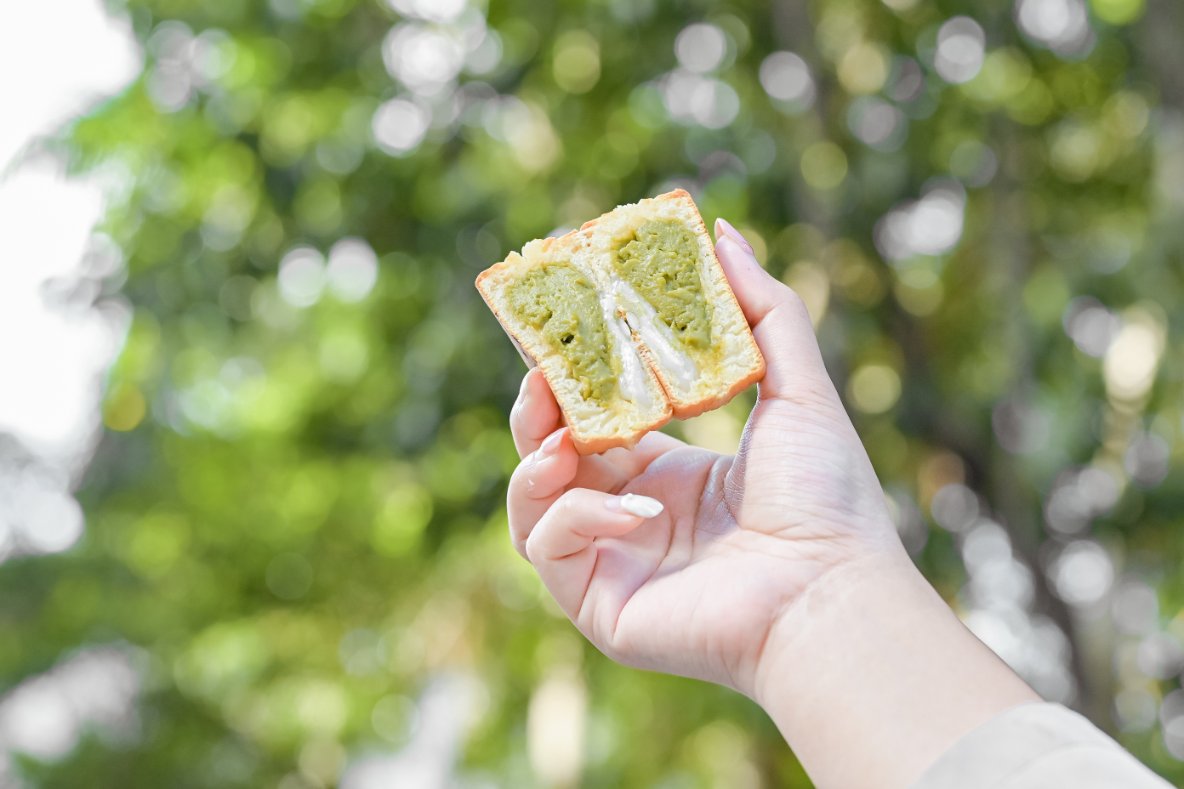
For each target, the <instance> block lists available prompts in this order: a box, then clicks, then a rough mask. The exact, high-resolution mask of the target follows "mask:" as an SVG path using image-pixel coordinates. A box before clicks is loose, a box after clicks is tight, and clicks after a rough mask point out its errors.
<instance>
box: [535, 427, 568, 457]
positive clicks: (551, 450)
mask: <svg viewBox="0 0 1184 789" xmlns="http://www.w3.org/2000/svg"><path fill="white" fill-rule="evenodd" d="M564 430H567V428H566V427H561V428H559V429H558V430H556V431H555V432H554V433H552V434H551V435H549V436H547V437H546V438H545V439H543V443H542V444H541V445H540V446H539V455H543V456H545V455H554V454H555V452H556V451H557V450H558V449H559V445H560V444H562V443H563V431H564Z"/></svg>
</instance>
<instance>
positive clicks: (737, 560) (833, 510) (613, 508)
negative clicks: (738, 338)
mask: <svg viewBox="0 0 1184 789" xmlns="http://www.w3.org/2000/svg"><path fill="white" fill-rule="evenodd" d="M729 233H735V231H734V230H732V229H731V228H730V226H728V225H726V224H722V223H721V224H717V227H716V235H717V239H718V246H717V252H718V255H719V258H720V261H721V263H722V264H723V266H724V270H725V272H726V274H727V276H728V279H729V281H730V282H731V284H732V287H733V289H734V290H735V292H736V296H737V299H738V300H739V302H740V305H741V307H742V308H743V310H744V313H745V315H746V316H747V318H748V321H749V324H750V325H751V326H752V329H753V333H754V335H755V337H756V340H757V343H758V344H759V345H760V347H761V350H762V352H763V353H764V356H765V360H766V363H767V365H768V372H767V374H766V376H765V379H764V381H763V382H762V383H761V384H760V392H759V400H758V402H757V404H756V407H755V408H754V409H753V411H752V414H751V416H750V418H749V420H748V424H747V426H746V427H745V430H744V434H743V437H742V439H741V442H740V448H739V452H738V453H737V454H736V456H735V457H731V456H725V455H718V454H716V453H714V452H708V451H706V450H703V449H699V448H696V447H691V446H688V445H686V444H684V443H682V442H680V441H678V440H676V439H674V438H672V437H670V436H667V435H665V434H662V433H651V434H649V435H647V436H646V437H645V438H644V439H643V440H642V441H641V442H640V443H639V444H638V445H637V447H635V448H634V449H632V450H624V449H614V450H610V451H608V452H606V453H604V454H603V455H600V456H590V457H581V456H579V455H577V454H576V451H575V449H574V447H573V445H572V442H571V440H570V437H569V436H568V433H567V430H566V428H561V427H560V424H561V422H560V412H559V408H558V406H557V405H556V402H555V399H554V397H553V396H552V394H551V392H550V390H549V388H548V387H547V384H546V381H545V380H544V378H543V376H542V375H541V373H540V372H538V371H537V370H533V371H531V372H530V373H528V374H527V376H526V378H525V380H524V381H523V385H522V391H521V393H520V395H519V399H518V402H517V403H516V404H515V407H514V410H513V413H512V415H511V420H510V422H511V427H512V430H513V434H514V440H515V443H516V445H517V447H518V451H519V454H520V455H522V456H523V461H522V463H521V464H520V465H519V467H518V469H517V470H516V471H515V473H514V475H513V477H512V479H511V481H510V489H509V501H508V505H509V519H510V530H511V533H512V537H513V540H514V545H515V546H516V547H517V549H518V551H519V552H520V553H522V554H523V556H525V557H526V558H527V559H528V560H529V561H530V562H531V563H532V564H533V565H534V567H535V569H536V570H537V571H538V573H539V576H540V577H541V578H542V580H543V582H544V583H545V584H546V585H547V588H548V589H549V590H550V591H551V593H552V594H553V595H554V596H555V599H556V600H557V601H558V603H559V605H560V606H561V607H562V608H563V610H564V612H566V613H567V615H568V616H569V617H570V618H571V620H572V622H574V623H575V625H576V626H577V627H578V628H579V629H580V631H581V632H583V633H584V635H585V636H587V637H588V639H589V640H591V641H592V642H593V643H594V644H595V645H596V646H597V647H598V648H600V649H601V651H603V652H604V653H605V654H607V655H609V656H610V657H612V658H613V659H615V660H617V661H619V662H622V663H626V664H628V665H633V666H638V667H643V668H648V669H654V670H658V671H665V672H668V673H674V674H681V675H684V676H690V677H696V678H699V679H704V680H709V681H712V682H717V683H720V684H724V685H728V686H731V687H733V688H735V689H737V690H739V691H741V692H743V693H746V694H748V695H750V696H751V695H755V693H756V690H757V688H756V683H757V678H758V673H759V668H760V665H761V663H762V658H763V656H764V654H765V652H766V645H767V643H768V640H769V635H770V633H771V632H772V630H773V629H774V627H775V626H777V624H778V623H781V622H783V621H784V620H785V619H786V617H787V615H788V614H789V612H791V611H792V609H793V608H794V607H795V604H796V603H797V602H798V601H800V600H801V599H802V598H803V595H804V594H805V593H806V592H807V591H808V590H810V589H811V588H812V586H814V585H815V584H817V583H819V581H820V579H822V578H824V577H825V576H827V575H828V574H829V573H831V572H832V571H834V570H836V569H837V568H839V567H843V566H846V565H849V564H852V563H855V562H858V561H860V560H862V559H863V558H864V557H870V556H878V555H879V556H882V555H900V556H903V549H902V548H901V546H900V542H899V540H898V538H897V536H896V532H895V529H894V528H893V526H892V523H891V522H890V520H889V517H888V514H887V511H886V509H885V506H884V498H883V492H882V490H881V488H880V485H879V482H878V481H877V479H876V476H875V473H874V472H873V470H872V467H871V464H870V463H869V461H868V458H867V455H866V453H865V451H864V449H863V446H862V444H861V443H860V441H859V438H858V437H857V436H856V434H855V430H854V428H853V427H852V425H851V422H850V420H849V419H848V417H847V414H846V412H845V411H844V409H843V406H842V403H841V402H840V400H839V397H838V394H837V393H836V392H835V389H834V386H833V384H832V383H831V380H830V378H829V376H828V375H827V373H826V369H825V367H824V365H823V362H822V357H821V355H820V353H819V350H818V345H817V342H816V340H815V338H814V332H813V328H812V326H811V323H810V318H809V315H808V314H807V312H806V309H805V306H804V305H803V304H802V301H801V300H800V299H799V298H798V297H797V295H796V294H794V293H793V292H792V291H791V290H790V289H789V288H787V287H786V286H784V285H783V284H781V283H780V282H779V281H777V280H776V279H774V278H773V277H771V276H770V275H769V274H767V273H766V272H765V271H764V270H763V269H762V268H761V267H760V265H759V264H758V263H757V261H756V259H755V257H753V255H752V252H751V248H750V247H749V246H748V244H747V242H745V241H744V240H743V239H742V238H741V237H740V236H739V234H736V235H735V236H734V237H733V236H732V235H730V234H729ZM906 561H907V558H906Z"/></svg>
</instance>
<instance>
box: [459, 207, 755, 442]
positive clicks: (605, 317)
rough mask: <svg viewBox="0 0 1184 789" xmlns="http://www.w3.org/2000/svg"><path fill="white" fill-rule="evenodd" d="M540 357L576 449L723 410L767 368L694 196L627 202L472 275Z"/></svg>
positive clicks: (528, 350) (525, 346) (531, 353)
mask: <svg viewBox="0 0 1184 789" xmlns="http://www.w3.org/2000/svg"><path fill="white" fill-rule="evenodd" d="M477 288H478V290H480V292H481V295H482V296H483V297H484V299H485V301H486V303H488V304H489V307H490V309H492V310H493V312H494V314H495V315H496V316H497V318H498V320H499V321H500V322H501V324H502V326H503V327H504V328H505V329H506V332H507V333H508V334H509V335H510V337H511V338H512V339H513V340H514V341H515V342H516V343H517V344H518V346H519V348H521V349H522V351H523V352H524V353H525V355H526V356H527V357H529V358H530V359H531V360H533V361H534V362H535V363H536V364H538V365H539V366H540V367H541V368H542V370H543V374H544V376H545V377H546V379H547V382H548V383H549V384H550V385H551V389H552V391H553V392H554V393H555V397H556V399H557V400H558V402H559V406H560V408H561V409H562V410H563V413H564V416H565V418H566V420H567V423H568V425H569V427H570V428H571V432H572V437H573V439H574V441H575V444H576V447H577V449H579V450H580V451H581V452H584V453H590V452H602V451H604V450H605V449H608V448H610V447H614V446H632V445H633V444H634V443H636V442H637V440H638V439H640V437H641V436H642V435H644V434H645V433H646V432H648V431H650V430H654V429H657V428H659V427H661V426H662V425H664V424H665V423H666V422H667V421H669V419H670V418H671V416H676V417H680V418H685V417H689V416H694V415H696V414H699V413H702V412H703V411H706V410H709V409H711V408H716V407H718V406H720V405H722V404H724V403H726V402H727V401H728V400H730V399H731V398H732V397H733V396H735V395H736V394H737V393H738V392H740V391H741V390H743V389H744V388H746V387H747V386H748V385H750V384H751V383H753V382H755V381H757V380H759V379H760V378H761V377H762V376H763V375H764V371H765V362H764V359H763V357H762V356H761V353H760V350H759V349H758V348H757V345H756V342H755V341H754V340H753V337H752V332H751V331H750V330H749V328H748V322H747V320H746V319H745V318H744V314H743V312H741V310H740V307H739V305H738V304H737V303H736V298H735V296H734V295H733V293H732V289H731V287H730V286H729V285H728V282H727V279H726V278H725V276H724V273H723V269H722V268H721V267H720V265H719V261H718V260H717V259H716V257H715V247H714V244H713V243H712V240H711V237H710V236H709V235H708V234H707V228H706V227H705V226H704V224H703V219H702V217H701V216H700V215H699V211H698V209H697V208H696V207H695V203H694V201H693V200H692V199H691V196H690V195H689V194H687V193H686V192H685V191H683V190H681V189H680V190H676V191H674V192H670V193H668V194H664V195H661V196H659V197H656V198H653V199H650V200H642V201H641V202H639V203H635V204H631V205H624V206H620V207H618V208H616V209H614V210H613V211H610V212H609V213H607V214H605V215H604V216H601V217H600V218H599V219H595V220H593V221H591V222H588V223H587V224H585V225H584V226H583V227H581V228H580V229H579V230H576V231H573V232H571V233H568V234H567V235H564V236H562V237H560V238H548V239H544V240H540V241H532V242H530V243H529V244H527V245H526V247H525V248H524V249H523V250H522V253H521V254H517V253H511V254H510V255H509V256H508V257H507V258H506V259H505V260H504V261H502V262H501V263H497V264H495V265H493V266H491V267H490V268H489V269H486V270H485V271H483V272H482V273H481V275H480V276H478V278H477Z"/></svg>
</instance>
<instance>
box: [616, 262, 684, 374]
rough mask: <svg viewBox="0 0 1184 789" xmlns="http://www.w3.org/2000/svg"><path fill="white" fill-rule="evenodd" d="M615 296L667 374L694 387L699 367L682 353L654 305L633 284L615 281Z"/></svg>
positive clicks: (629, 320) (628, 319) (631, 325)
mask: <svg viewBox="0 0 1184 789" xmlns="http://www.w3.org/2000/svg"><path fill="white" fill-rule="evenodd" d="M612 294H613V296H614V297H616V300H617V302H618V303H619V304H620V305H621V307H622V308H623V309H624V310H625V320H626V321H628V323H629V326H630V327H631V328H632V329H633V330H634V331H635V332H637V333H638V334H640V335H641V340H642V342H644V343H645V344H646V347H648V348H649V349H650V350H651V351H653V352H654V355H655V356H656V357H658V363H659V364H661V365H662V370H663V372H665V373H666V375H668V376H669V377H670V378H672V379H674V381H675V382H676V383H678V384H681V385H682V386H690V385H691V384H693V383H694V382H695V379H696V378H697V377H698V374H699V371H698V370H697V369H696V368H695V363H694V362H693V361H691V357H690V356H688V355H687V354H686V352H684V351H681V350H679V348H678V340H676V339H675V337H674V332H672V331H670V327H669V326H667V325H666V324H665V323H664V322H663V321H662V319H661V318H659V317H658V313H657V311H656V310H655V309H654V308H653V305H651V304H650V303H649V302H648V301H646V300H645V299H643V298H642V297H641V294H639V293H638V292H637V291H636V290H634V289H633V288H632V287H631V286H630V285H629V283H627V282H624V281H622V280H619V279H618V280H613V285H612Z"/></svg>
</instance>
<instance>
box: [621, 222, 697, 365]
mask: <svg viewBox="0 0 1184 789" xmlns="http://www.w3.org/2000/svg"><path fill="white" fill-rule="evenodd" d="M698 261H699V240H698V239H697V238H696V237H695V234H694V233H692V232H691V231H690V230H688V229H687V228H686V227H684V226H683V225H681V224H679V223H678V222H669V221H653V222H646V223H645V224H643V225H642V226H641V227H639V228H637V231H636V232H635V233H634V234H633V238H632V239H630V240H629V241H628V242H627V243H626V244H625V245H624V246H622V247H621V248H620V250H619V251H618V252H617V255H616V257H615V258H614V260H613V265H614V266H615V267H616V269H617V273H618V274H620V275H621V277H622V278H623V279H624V280H625V281H626V282H628V283H629V284H630V285H632V286H633V289H634V290H636V291H637V292H638V294H640V295H641V297H642V298H643V299H645V300H646V301H648V302H649V303H650V304H651V305H653V307H654V310H655V311H656V312H657V313H658V317H659V318H661V319H662V321H663V322H664V323H665V324H666V325H667V326H669V327H670V329H671V330H672V331H673V332H674V336H675V337H677V338H678V339H679V340H681V341H682V342H683V343H684V344H685V345H687V346H688V347H690V348H695V349H700V350H705V349H707V348H710V347H711V305H710V304H708V303H707V300H706V299H705V298H703V282H702V281H701V280H700V279H699V267H698Z"/></svg>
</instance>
